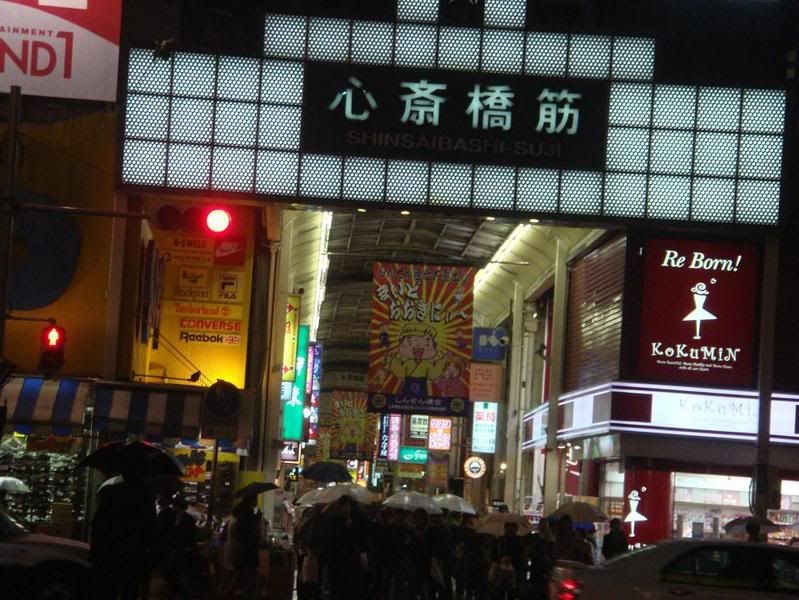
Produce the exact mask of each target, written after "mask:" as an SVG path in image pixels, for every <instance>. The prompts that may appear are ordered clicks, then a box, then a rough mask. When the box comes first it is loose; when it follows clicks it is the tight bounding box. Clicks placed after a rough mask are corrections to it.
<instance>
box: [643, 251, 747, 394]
mask: <svg viewBox="0 0 799 600" xmlns="http://www.w3.org/2000/svg"><path fill="white" fill-rule="evenodd" d="M759 271H760V256H759V251H758V247H757V246H756V245H754V244H746V243H740V244H739V243H734V244H733V243H719V242H702V241H690V240H664V239H654V240H649V242H648V243H647V246H646V255H645V259H644V282H643V283H644V289H643V294H642V307H641V336H640V349H639V358H638V375H639V376H640V377H641V378H643V379H648V380H656V381H668V382H669V383H687V384H697V385H725V386H743V387H746V386H751V385H752V378H753V365H754V355H755V344H754V331H755V318H756V311H755V306H756V300H757V289H758V285H757V284H758V279H759Z"/></svg>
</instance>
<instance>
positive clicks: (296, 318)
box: [283, 294, 300, 381]
mask: <svg viewBox="0 0 799 600" xmlns="http://www.w3.org/2000/svg"><path fill="white" fill-rule="evenodd" d="M299 326H300V297H299V296H297V295H294V294H291V295H289V297H288V301H287V302H286V324H285V329H284V338H283V381H294V377H295V375H296V370H295V368H294V367H295V362H296V360H297V333H298V332H299Z"/></svg>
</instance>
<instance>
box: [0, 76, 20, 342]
mask: <svg viewBox="0 0 799 600" xmlns="http://www.w3.org/2000/svg"><path fill="white" fill-rule="evenodd" d="M21 103H22V91H21V90H20V87H19V86H18V85H13V86H11V94H9V105H8V140H7V141H8V152H7V153H6V176H5V182H4V183H5V185H4V186H3V192H4V193H3V200H2V207H3V211H2V214H0V356H2V354H3V350H4V348H5V333H6V316H7V315H8V276H9V270H10V268H11V245H12V243H13V241H14V236H13V231H14V213H13V211H12V210H11V208H12V205H13V203H14V194H15V191H16V190H15V188H16V181H17V147H18V145H19V144H18V141H19V114H20V107H21Z"/></svg>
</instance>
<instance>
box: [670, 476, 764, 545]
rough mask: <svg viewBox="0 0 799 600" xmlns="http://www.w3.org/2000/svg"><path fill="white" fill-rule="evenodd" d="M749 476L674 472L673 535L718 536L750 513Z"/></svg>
mask: <svg viewBox="0 0 799 600" xmlns="http://www.w3.org/2000/svg"><path fill="white" fill-rule="evenodd" d="M750 482H751V479H750V478H749V477H728V476H725V475H697V474H693V473H675V474H674V537H678V538H691V537H692V538H719V537H721V536H722V534H723V533H724V529H723V527H724V524H725V523H727V522H728V521H732V520H733V519H734V518H736V517H738V516H741V515H748V514H750V512H749V486H750Z"/></svg>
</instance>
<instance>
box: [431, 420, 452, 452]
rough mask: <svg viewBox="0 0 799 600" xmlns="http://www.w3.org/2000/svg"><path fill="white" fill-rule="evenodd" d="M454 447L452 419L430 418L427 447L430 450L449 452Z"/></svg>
mask: <svg viewBox="0 0 799 600" xmlns="http://www.w3.org/2000/svg"><path fill="white" fill-rule="evenodd" d="M451 446H452V419H446V418H442V417H430V433H429V434H428V436H427V447H428V448H429V449H430V450H449V449H450V447H451Z"/></svg>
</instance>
